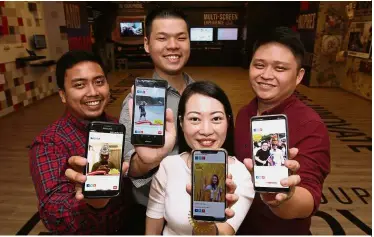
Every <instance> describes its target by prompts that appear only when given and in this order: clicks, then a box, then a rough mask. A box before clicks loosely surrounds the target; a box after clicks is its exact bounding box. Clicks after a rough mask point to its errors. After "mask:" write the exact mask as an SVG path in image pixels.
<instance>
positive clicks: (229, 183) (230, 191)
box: [186, 174, 239, 219]
mask: <svg viewBox="0 0 374 237" xmlns="http://www.w3.org/2000/svg"><path fill="white" fill-rule="evenodd" d="M226 189H227V193H226V202H227V208H226V210H225V214H226V217H227V219H230V218H232V217H234V215H235V212H234V211H233V210H232V209H231V207H232V206H233V205H234V204H235V203H236V202H237V201H238V199H239V196H238V195H236V194H235V190H236V184H235V183H234V181H233V180H232V175H231V174H228V175H227V178H226ZM186 191H187V193H188V194H190V195H191V184H187V186H186Z"/></svg>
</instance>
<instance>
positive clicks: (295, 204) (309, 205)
mask: <svg viewBox="0 0 374 237" xmlns="http://www.w3.org/2000/svg"><path fill="white" fill-rule="evenodd" d="M270 209H271V211H272V212H273V213H274V214H275V215H277V216H278V217H280V218H282V219H295V218H306V217H308V216H310V215H311V214H312V212H313V209H314V200H313V196H312V194H311V193H310V192H309V191H308V190H307V189H305V188H303V187H296V188H295V193H294V194H293V196H292V197H291V198H290V199H289V200H287V201H285V202H284V203H282V204H281V205H280V206H278V207H270Z"/></svg>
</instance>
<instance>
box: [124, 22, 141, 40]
mask: <svg viewBox="0 0 374 237" xmlns="http://www.w3.org/2000/svg"><path fill="white" fill-rule="evenodd" d="M119 32H120V35H121V37H127V36H143V35H144V29H143V22H141V21H137V22H120V23H119Z"/></svg>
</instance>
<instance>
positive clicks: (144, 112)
mask: <svg viewBox="0 0 374 237" xmlns="http://www.w3.org/2000/svg"><path fill="white" fill-rule="evenodd" d="M166 89H167V82H166V81H164V80H155V79H140V78H137V79H136V80H135V88H134V100H133V101H134V102H133V111H134V112H133V130H132V136H131V137H132V138H131V141H132V144H133V145H149V146H163V145H164V140H165V139H164V137H165V110H166Z"/></svg>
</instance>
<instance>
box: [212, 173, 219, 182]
mask: <svg viewBox="0 0 374 237" xmlns="http://www.w3.org/2000/svg"><path fill="white" fill-rule="evenodd" d="M212 184H218V178H217V176H216V175H213V176H212Z"/></svg>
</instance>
